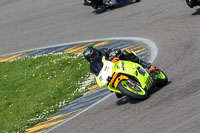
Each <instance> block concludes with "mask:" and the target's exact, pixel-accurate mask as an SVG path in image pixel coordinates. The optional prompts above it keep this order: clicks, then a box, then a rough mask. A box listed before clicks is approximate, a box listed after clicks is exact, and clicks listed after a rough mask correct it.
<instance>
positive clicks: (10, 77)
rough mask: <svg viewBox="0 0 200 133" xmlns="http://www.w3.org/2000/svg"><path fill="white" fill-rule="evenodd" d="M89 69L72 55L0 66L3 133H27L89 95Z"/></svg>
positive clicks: (0, 120) (51, 55)
mask: <svg viewBox="0 0 200 133" xmlns="http://www.w3.org/2000/svg"><path fill="white" fill-rule="evenodd" d="M89 78H90V72H89V65H88V63H87V61H86V60H84V58H83V57H82V56H75V55H72V54H58V55H53V54H49V55H44V56H39V57H28V58H24V59H19V60H14V61H10V62H3V63H0V99H1V100H0V118H1V119H0V123H1V124H0V132H8V133H10V132H24V131H25V129H26V128H28V127H31V126H32V125H35V124H36V123H38V122H40V121H43V120H44V119H45V118H46V117H47V116H49V115H50V114H53V113H55V112H56V111H58V109H59V108H62V107H64V106H65V105H67V104H68V103H69V102H70V101H72V100H74V99H75V98H77V97H80V96H81V95H82V94H83V92H85V91H87V86H90V84H91V83H92V81H91V82H88V83H87V84H86V83H85V82H84V81H88V80H89Z"/></svg>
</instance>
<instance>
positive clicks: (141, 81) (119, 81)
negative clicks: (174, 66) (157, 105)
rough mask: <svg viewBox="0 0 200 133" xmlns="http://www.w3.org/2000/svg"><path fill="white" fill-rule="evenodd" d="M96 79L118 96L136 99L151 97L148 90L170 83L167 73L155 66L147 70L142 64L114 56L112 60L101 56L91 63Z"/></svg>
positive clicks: (101, 85) (99, 83) (100, 84)
mask: <svg viewBox="0 0 200 133" xmlns="http://www.w3.org/2000/svg"><path fill="white" fill-rule="evenodd" d="M91 67H93V69H94V73H95V79H96V82H97V84H98V85H99V86H100V87H105V86H106V87H107V88H108V89H109V90H110V91H111V92H115V93H116V95H117V96H119V95H121V96H127V97H129V98H132V99H136V100H145V99H147V98H148V97H149V94H148V90H149V89H150V88H152V87H153V86H159V87H161V86H164V85H166V84H167V83H168V78H167V76H166V74H165V73H164V72H163V71H161V70H160V69H158V68H157V67H153V68H151V69H148V70H146V69H145V68H143V67H142V66H141V65H140V64H137V63H134V62H131V61H125V60H120V59H119V58H114V59H113V60H112V61H108V60H105V57H103V58H102V57H99V58H97V59H95V60H94V61H93V62H92V63H91Z"/></svg>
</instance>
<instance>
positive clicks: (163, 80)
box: [154, 69, 168, 87]
mask: <svg viewBox="0 0 200 133" xmlns="http://www.w3.org/2000/svg"><path fill="white" fill-rule="evenodd" d="M154 76H155V77H157V80H156V86H158V87H163V86H165V85H167V84H168V78H167V75H166V74H165V73H164V72H163V71H162V70H160V69H159V74H157V75H154Z"/></svg>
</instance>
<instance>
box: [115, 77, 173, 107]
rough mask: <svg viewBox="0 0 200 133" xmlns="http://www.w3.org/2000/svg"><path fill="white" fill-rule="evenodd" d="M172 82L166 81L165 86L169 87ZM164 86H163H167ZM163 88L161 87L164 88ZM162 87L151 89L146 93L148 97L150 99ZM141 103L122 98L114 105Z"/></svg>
mask: <svg viewBox="0 0 200 133" xmlns="http://www.w3.org/2000/svg"><path fill="white" fill-rule="evenodd" d="M171 82H172V81H168V83H167V85H169V84H170V83H171ZM167 85H165V86H167ZM165 86H163V87H165ZM163 87H156V86H155V87H153V88H151V89H150V90H149V91H148V92H149V97H151V95H153V94H154V93H156V92H158V91H159V90H161V89H162V88H163ZM140 102H142V101H139V100H134V99H131V98H128V97H123V98H120V99H119V100H118V101H117V102H116V105H118V106H120V105H123V104H127V103H130V104H137V103H140Z"/></svg>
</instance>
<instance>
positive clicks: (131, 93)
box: [117, 80, 149, 100]
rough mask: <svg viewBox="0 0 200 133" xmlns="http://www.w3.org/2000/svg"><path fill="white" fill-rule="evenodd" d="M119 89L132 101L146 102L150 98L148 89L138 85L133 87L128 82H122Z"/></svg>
mask: <svg viewBox="0 0 200 133" xmlns="http://www.w3.org/2000/svg"><path fill="white" fill-rule="evenodd" d="M117 89H119V90H120V91H121V92H122V93H123V94H124V95H126V96H127V97H129V98H131V99H135V100H145V99H147V98H148V97H149V95H148V93H147V91H146V88H145V89H143V88H142V87H140V86H139V85H138V84H137V85H132V84H130V83H129V82H128V81H127V80H122V81H121V82H120V83H119V84H118V86H117Z"/></svg>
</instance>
